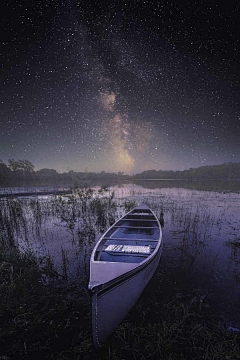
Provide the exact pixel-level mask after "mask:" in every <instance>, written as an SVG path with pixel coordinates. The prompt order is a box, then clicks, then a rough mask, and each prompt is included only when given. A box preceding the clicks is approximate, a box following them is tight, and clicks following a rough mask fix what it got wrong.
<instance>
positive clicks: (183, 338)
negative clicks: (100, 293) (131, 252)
mask: <svg viewBox="0 0 240 360" xmlns="http://www.w3.org/2000/svg"><path fill="white" fill-rule="evenodd" d="M172 276H173V273H172V272H171V275H170V272H169V271H168V269H166V267H164V271H163V270H162V269H161V266H160V267H159V269H158V270H157V271H156V273H155V275H154V278H153V279H152V280H151V282H150V283H149V285H148V286H147V288H146V289H145V291H144V292H143V295H142V297H141V298H140V299H139V301H138V302H137V304H136V305H135V306H134V308H133V309H132V311H131V312H130V314H129V315H128V316H127V318H126V319H125V320H124V321H123V322H122V324H120V326H119V327H118V328H117V329H116V331H115V332H114V333H113V335H112V336H111V338H110V339H109V342H108V343H107V344H106V345H105V347H104V348H103V349H102V350H101V351H100V352H99V353H96V352H95V351H94V349H93V347H92V343H91V318H90V298H89V295H88V292H87V291H86V290H85V289H81V288H79V287H78V286H77V283H73V282H72V283H68V282H66V281H65V280H64V279H63V278H62V277H61V276H58V275H57V274H56V272H55V271H54V269H53V268H52V265H51V263H50V262H49V263H47V262H46V261H42V264H39V260H37V259H36V257H35V256H34V255H33V254H31V253H26V254H21V253H20V252H19V251H17V250H13V249H11V250H9V249H8V250H6V249H2V251H1V255H0V293H1V297H0V359H2V360H3V359H4V360H12V359H34V360H38V359H39V360H40V359H41V360H43V359H49V360H50V359H58V360H65V359H78V360H87V359H89V360H90V359H91V360H92V359H110V360H123V359H125V360H129V359H134V360H135V359H138V360H141V359H164V360H176V359H211V360H214V359H240V348H239V341H240V336H239V333H238V332H232V333H231V332H228V331H226V325H225V321H224V319H222V318H219V317H216V316H214V315H213V313H212V311H211V307H210V305H209V301H208V298H207V296H206V294H204V293H203V292H201V290H199V289H194V288H189V287H188V286H186V287H185V290H184V289H183V290H182V291H181V294H180V293H179V289H178V287H177V286H176V285H175V283H174V279H173V278H172Z"/></svg>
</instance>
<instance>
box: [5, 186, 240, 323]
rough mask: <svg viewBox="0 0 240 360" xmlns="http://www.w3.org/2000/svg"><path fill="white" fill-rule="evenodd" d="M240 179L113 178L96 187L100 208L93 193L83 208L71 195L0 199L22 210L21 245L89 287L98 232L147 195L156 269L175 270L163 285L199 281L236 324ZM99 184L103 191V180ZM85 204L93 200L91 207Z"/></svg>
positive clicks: (239, 290) (239, 313)
mask: <svg viewBox="0 0 240 360" xmlns="http://www.w3.org/2000/svg"><path fill="white" fill-rule="evenodd" d="M194 185H195V186H194ZM239 185H240V184H239V183H238V184H234V186H232V188H231V186H230V187H229V184H226V183H224V184H221V185H220V184H219V183H218V184H215V185H214V184H209V183H207V182H205V183H202V184H199V183H198V184H197V183H196V184H193V183H191V184H190V185H189V184H183V183H182V182H181V183H179V182H173V181H171V182H166V181H163V182H161V181H144V182H139V183H137V184H127V183H126V184H121V185H113V186H110V187H109V190H110V191H109V192H105V193H104V194H100V195H98V196H100V197H103V198H105V200H104V199H103V200H104V201H105V203H106V209H107V210H106V212H105V213H102V214H101V211H99V212H96V209H94V207H95V206H96V205H97V204H98V203H97V202H95V203H93V202H92V205H90V203H91V201H93V200H94V198H95V196H96V193H95V194H94V195H93V197H92V198H91V199H90V200H87V201H86V204H85V205H86V208H85V209H81V211H80V210H79V206H80V202H78V201H75V200H73V199H72V198H71V197H70V196H69V197H67V196H62V197H61V198H59V197H55V196H51V195H47V196H42V195H41V196H25V197H23V198H19V199H10V200H9V199H4V198H2V200H1V207H2V209H3V208H4V207H5V210H4V213H5V215H6V216H10V217H11V216H14V214H13V212H11V211H12V210H11V211H10V210H9V201H10V202H15V204H17V208H18V214H20V213H21V216H19V215H18V217H17V218H18V220H16V219H15V221H13V222H12V223H14V224H15V225H13V226H15V229H14V237H15V241H16V242H17V243H18V244H19V246H20V247H21V248H26V247H30V248H32V249H34V251H36V252H37V253H38V254H39V255H46V254H48V255H49V256H50V257H51V259H52V261H53V262H54V264H55V266H56V267H57V268H58V271H59V272H61V273H62V274H63V275H64V276H68V278H69V279H71V278H74V277H75V278H76V277H77V278H78V279H79V283H80V284H81V285H82V286H84V287H86V286H87V282H88V276H89V258H90V255H91V251H92V249H93V247H94V244H95V243H96V241H97V240H98V238H99V236H100V235H101V233H102V232H103V231H104V230H105V229H106V228H107V227H108V226H109V225H110V224H112V223H113V222H114V220H117V218H119V217H120V216H122V215H123V214H124V213H125V212H126V211H127V210H130V207H131V206H135V205H137V204H139V203H141V202H146V203H147V204H148V205H149V206H150V207H151V208H152V210H153V211H155V212H156V214H157V216H158V217H160V214H162V215H163V220H164V226H163V244H164V246H163V253H162V258H161V263H160V265H159V269H160V271H162V272H163V273H165V274H166V273H167V274H168V278H169V274H172V279H173V282H174V283H172V284H169V286H168V287H166V289H169V290H168V291H170V288H171V286H174V287H175V288H176V287H178V288H179V297H181V296H182V293H183V288H185V289H186V287H191V286H194V287H195V288H196V289H201V294H205V295H204V296H208V297H209V298H210V299H211V305H212V306H213V308H214V309H215V310H216V311H217V312H218V314H223V315H224V316H226V317H227V318H228V319H229V321H230V324H232V325H234V326H238V327H239V326H240V311H239V308H240V190H239V189H238V186H239ZM94 189H95V191H96V192H98V190H99V189H100V187H99V186H95V187H94ZM113 193H114V196H113ZM95 200H96V199H95ZM7 203H8V205H6V204H7ZM11 206H12V205H11ZM107 206H108V208H107ZM88 207H89V209H90V207H92V210H91V211H92V212H91V213H90V212H89V211H90V210H89V209H88ZM7 208H8V210H6V209H7ZM20 209H21V210H20ZM87 214H88V215H87ZM20 218H22V220H21V221H20V220H19V219H20ZM99 219H100V220H99ZM152 281H156V278H155V279H154V278H153V280H152Z"/></svg>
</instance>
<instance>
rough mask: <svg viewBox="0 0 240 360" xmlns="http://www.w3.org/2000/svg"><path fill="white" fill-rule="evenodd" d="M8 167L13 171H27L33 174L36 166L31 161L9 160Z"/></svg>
mask: <svg viewBox="0 0 240 360" xmlns="http://www.w3.org/2000/svg"><path fill="white" fill-rule="evenodd" d="M8 167H9V169H10V170H12V171H14V172H15V171H18V170H19V171H27V172H33V171H34V165H33V164H32V163H31V162H30V161H29V160H14V159H9V160H8Z"/></svg>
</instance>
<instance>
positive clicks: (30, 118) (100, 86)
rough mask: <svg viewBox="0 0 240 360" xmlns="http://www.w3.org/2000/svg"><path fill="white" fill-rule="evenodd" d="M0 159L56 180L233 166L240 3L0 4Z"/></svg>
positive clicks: (237, 145)
mask: <svg viewBox="0 0 240 360" xmlns="http://www.w3.org/2000/svg"><path fill="white" fill-rule="evenodd" d="M2 5H4V10H3V11H2V15H3V18H2V21H1V24H2V30H1V35H2V39H3V41H2V44H1V60H2V61H1V63H2V71H1V79H2V81H1V110H0V159H2V160H3V161H4V162H6V163H7V161H8V159H10V158H14V159H16V160H17V159H28V160H30V161H31V162H32V163H33V164H34V165H35V169H36V170H39V169H41V168H53V169H56V170H57V171H58V172H66V171H69V170H74V171H96V172H99V171H107V172H118V171H123V172H124V173H129V174H131V173H138V172H141V171H143V170H150V169H156V170H160V169H161V170H170V169H171V170H184V169H189V168H190V167H198V166H203V165H214V164H220V163H224V162H240V56H239V55H240V54H239V52H240V46H239V45H240V41H239V34H240V25H239V18H240V2H239V1H232V0H229V1H227V2H223V4H221V2H220V1H204V0H198V1H185V0H182V1H179V2H175V1H170V0H169V1H166V0H163V1H155V0H152V1H147V0H146V1H145V0H111V1H107V0H106V1H100V0H98V1H95V0H88V1H86V0H82V1H80V0H79V1H77V0H62V1H58V0H51V1H50V0H45V1H35V0H32V1H23V0H19V1H15V0H14V1H11V0H6V1H4V2H3V4H2Z"/></svg>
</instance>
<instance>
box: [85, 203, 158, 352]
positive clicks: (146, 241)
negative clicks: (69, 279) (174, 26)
mask: <svg viewBox="0 0 240 360" xmlns="http://www.w3.org/2000/svg"><path fill="white" fill-rule="evenodd" d="M161 245H162V230H161V225H160V223H159V220H158V219H157V217H156V215H155V214H154V213H153V212H152V210H151V209H150V208H149V207H148V206H147V205H146V204H144V203H142V204H141V205H139V206H137V207H135V208H134V209H133V210H131V211H130V212H128V213H127V214H126V215H124V216H123V217H122V218H121V219H120V220H118V221H117V222H116V223H115V224H114V225H113V226H111V227H110V228H109V229H108V230H107V231H106V232H105V233H104V234H103V236H102V237H101V238H100V240H99V241H98V242H97V244H96V246H95V248H94V249H93V252H92V255H91V260H90V281H89V286H88V288H89V290H90V291H91V294H92V333H93V344H94V347H95V348H96V349H98V348H100V347H102V346H103V344H104V343H105V341H106V340H107V338H108V337H109V336H110V335H111V333H112V331H113V330H114V329H115V327H116V326H117V325H118V324H119V323H120V322H121V321H122V320H123V318H124V317H125V316H126V314H127V313H128V312H129V310H130V309H131V308H132V306H133V305H134V304H135V303H136V301H137V299H138V298H139V296H140V295H141V293H142V291H143V289H144V287H145V286H146V285H147V283H148V282H149V280H150V279H151V277H152V275H153V274H154V271H155V270H156V268H157V265H158V263H159V259H160V256H161V249H162V246H161Z"/></svg>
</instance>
